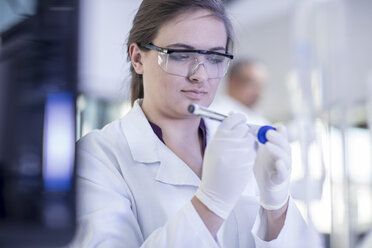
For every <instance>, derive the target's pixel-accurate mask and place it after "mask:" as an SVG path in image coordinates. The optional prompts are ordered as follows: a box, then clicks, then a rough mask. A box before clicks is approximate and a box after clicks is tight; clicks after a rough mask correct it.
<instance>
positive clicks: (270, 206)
mask: <svg viewBox="0 0 372 248" xmlns="http://www.w3.org/2000/svg"><path fill="white" fill-rule="evenodd" d="M266 138H267V140H268V141H267V142H266V143H265V144H264V145H262V144H260V146H259V148H258V152H257V157H256V162H255V164H254V167H253V171H254V175H255V177H256V181H257V185H258V189H259V191H260V202H261V206H262V207H263V208H265V209H267V210H276V209H279V208H281V207H283V206H284V205H285V203H286V202H287V201H288V197H289V179H290V175H291V168H292V165H291V163H292V162H291V147H290V145H289V142H288V135H287V129H286V128H285V127H284V126H283V125H280V126H278V127H277V129H276V131H275V130H269V131H268V132H267V133H266Z"/></svg>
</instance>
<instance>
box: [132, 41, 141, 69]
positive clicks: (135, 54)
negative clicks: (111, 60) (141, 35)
mask: <svg viewBox="0 0 372 248" xmlns="http://www.w3.org/2000/svg"><path fill="white" fill-rule="evenodd" d="M129 55H130V60H131V62H132V66H133V68H134V70H135V71H136V73H137V74H143V63H142V59H143V58H142V55H143V52H142V51H141V50H140V49H139V47H138V45H137V44H136V43H132V44H130V46H129Z"/></svg>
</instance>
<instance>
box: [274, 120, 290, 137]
mask: <svg viewBox="0 0 372 248" xmlns="http://www.w3.org/2000/svg"><path fill="white" fill-rule="evenodd" d="M275 128H276V130H277V131H278V132H279V133H281V134H282V135H283V136H284V137H285V138H286V139H287V140H288V131H287V128H286V127H285V126H284V125H283V124H278V125H275Z"/></svg>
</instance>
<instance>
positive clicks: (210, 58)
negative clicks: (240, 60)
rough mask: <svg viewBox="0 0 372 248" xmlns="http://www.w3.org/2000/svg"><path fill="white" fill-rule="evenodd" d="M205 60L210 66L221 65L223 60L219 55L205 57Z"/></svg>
mask: <svg viewBox="0 0 372 248" xmlns="http://www.w3.org/2000/svg"><path fill="white" fill-rule="evenodd" d="M207 60H208V62H209V63H211V64H221V63H223V61H224V60H225V58H224V57H223V56H219V55H210V56H208V57H207Z"/></svg>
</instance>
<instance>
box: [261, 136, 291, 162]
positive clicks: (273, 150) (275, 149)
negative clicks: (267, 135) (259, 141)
mask: <svg viewBox="0 0 372 248" xmlns="http://www.w3.org/2000/svg"><path fill="white" fill-rule="evenodd" d="M264 146H265V147H266V149H267V151H268V152H269V153H270V154H271V155H272V156H273V157H274V158H275V159H277V160H279V159H281V160H283V162H284V163H285V164H286V166H287V167H288V168H290V166H291V156H290V154H288V153H287V152H286V151H285V150H283V149H282V148H281V147H279V146H277V145H274V144H272V143H270V142H266V144H265V145H264Z"/></svg>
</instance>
